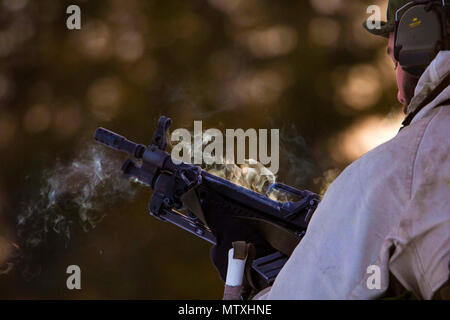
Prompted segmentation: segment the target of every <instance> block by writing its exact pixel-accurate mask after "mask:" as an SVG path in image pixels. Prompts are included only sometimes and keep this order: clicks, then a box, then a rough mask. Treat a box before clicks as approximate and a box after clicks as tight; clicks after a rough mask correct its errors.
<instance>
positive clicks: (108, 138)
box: [94, 128, 146, 159]
mask: <svg viewBox="0 0 450 320" xmlns="http://www.w3.org/2000/svg"><path fill="white" fill-rule="evenodd" d="M94 140H95V141H97V142H99V143H101V144H103V145H105V146H107V147H108V148H111V149H114V150H117V151H122V152H125V153H127V154H129V155H130V156H133V157H135V158H137V159H142V156H143V154H144V152H145V149H146V146H144V145H142V144H137V143H134V142H132V141H130V140H128V139H127V138H125V137H122V136H121V135H118V134H117V133H114V132H112V131H109V130H107V129H104V128H98V129H97V130H96V131H95V133H94Z"/></svg>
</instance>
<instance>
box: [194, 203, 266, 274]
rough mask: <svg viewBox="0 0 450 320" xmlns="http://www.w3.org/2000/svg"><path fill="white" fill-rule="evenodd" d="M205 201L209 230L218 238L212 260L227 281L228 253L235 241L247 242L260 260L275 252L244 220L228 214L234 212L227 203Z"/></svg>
mask: <svg viewBox="0 0 450 320" xmlns="http://www.w3.org/2000/svg"><path fill="white" fill-rule="evenodd" d="M215 198H216V197H215ZM217 199H220V198H216V199H215V200H211V199H204V201H203V203H202V209H203V212H204V213H205V218H206V221H207V223H208V226H209V228H210V229H211V231H212V233H213V234H214V236H215V237H216V240H217V243H216V245H215V246H214V247H213V248H212V249H211V260H212V262H213V264H214V266H215V267H216V269H217V271H218V272H219V275H220V278H221V279H222V281H225V278H226V274H227V267H228V251H229V250H230V249H231V248H232V246H233V245H232V243H233V242H235V241H245V242H247V243H251V244H252V245H253V247H254V256H255V258H259V257H262V256H266V255H268V254H271V253H273V252H274V251H275V250H274V249H273V248H272V247H271V246H270V245H269V244H268V243H267V241H266V240H265V239H264V238H262V237H261V236H260V235H259V234H258V233H257V232H255V230H254V229H253V228H251V227H250V226H249V225H247V224H246V223H245V222H244V221H243V220H241V219H239V218H237V217H232V216H230V215H229V214H227V213H228V212H230V210H233V209H234V208H231V207H230V205H229V204H228V203H227V202H225V201H220V200H217Z"/></svg>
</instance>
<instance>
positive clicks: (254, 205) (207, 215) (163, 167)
mask: <svg viewBox="0 0 450 320" xmlns="http://www.w3.org/2000/svg"><path fill="white" fill-rule="evenodd" d="M170 124H171V120H170V119H169V118H166V117H164V116H162V117H161V118H160V119H159V121H158V126H157V130H156V132H155V134H154V136H153V139H152V141H151V143H150V145H149V146H148V147H146V146H144V145H142V144H137V143H134V142H131V141H129V140H127V139H126V138H124V137H122V136H120V135H118V134H116V133H114V132H111V131H108V130H106V129H103V128H98V129H97V130H96V132H95V135H94V139H95V140H96V141H97V142H99V143H101V144H103V145H105V146H107V147H109V148H111V149H114V150H118V151H122V152H125V153H127V154H128V155H130V156H132V157H134V158H136V159H137V160H138V162H139V164H138V163H136V162H135V161H133V160H131V159H128V160H126V161H125V163H124V164H123V166H122V171H123V173H124V175H125V177H127V178H129V179H135V180H137V181H139V182H140V183H143V184H145V185H147V186H149V187H150V188H152V189H153V191H154V192H153V195H152V197H151V200H150V204H149V208H150V214H151V215H152V216H154V217H156V218H158V219H160V220H162V221H168V222H171V223H173V224H175V225H176V226H178V227H180V228H182V229H184V230H186V231H189V232H190V233H192V234H195V235H196V236H198V237H200V238H202V239H204V240H206V241H208V242H210V243H211V244H214V245H216V244H217V243H218V239H217V238H216V236H217V234H216V233H215V232H214V231H215V230H214V228H210V227H209V226H208V222H209V221H211V219H213V218H215V217H214V215H215V212H216V210H215V208H221V209H222V211H224V212H225V213H226V214H225V219H228V218H229V219H230V220H229V221H231V222H232V221H238V220H239V221H240V222H244V223H245V224H246V225H248V226H249V227H250V228H251V229H252V230H253V231H254V232H255V233H256V234H258V235H259V236H261V237H262V238H263V239H264V240H265V241H267V247H268V248H270V250H268V251H267V250H263V251H264V254H263V255H261V254H259V253H258V250H257V251H256V257H255V259H254V260H253V263H252V270H251V273H252V277H254V278H256V280H255V281H257V283H258V286H259V287H260V288H265V287H267V286H270V285H272V283H273V281H274V280H275V277H276V276H277V275H278V273H279V271H280V270H281V268H282V267H283V265H284V264H285V262H286V261H287V259H288V258H289V255H290V254H291V253H292V251H293V250H294V248H295V247H296V245H297V244H298V243H299V242H300V240H301V238H302V237H303V235H304V234H305V231H306V228H307V225H308V222H309V220H310V218H311V216H312V214H313V212H314V210H315V209H316V207H317V205H318V203H319V201H320V197H319V196H318V195H316V194H314V193H312V192H310V191H301V190H297V189H295V188H292V187H290V186H287V185H283V184H280V183H274V184H272V185H271V186H270V187H269V188H268V191H270V192H272V191H274V190H277V191H280V192H284V193H285V194H288V195H290V196H293V197H295V199H296V200H298V201H288V202H284V203H282V202H278V201H274V200H272V199H270V198H269V197H268V196H267V195H263V194H260V193H257V192H254V191H252V190H249V189H247V188H244V187H241V186H239V185H236V184H234V183H232V182H230V181H228V180H225V179H222V178H220V177H218V176H215V175H213V174H211V173H208V172H207V171H204V170H202V169H201V168H200V167H198V166H194V165H190V164H186V163H180V164H176V163H174V161H172V158H171V155H170V154H169V153H167V152H166V148H167V131H168V129H169V127H170ZM233 219H238V220H233ZM230 225H231V228H232V225H233V224H232V223H231V224H230ZM226 231H227V230H226ZM231 231H232V230H230V232H231ZM237 240H247V239H237ZM230 247H231V244H230ZM260 252H261V251H260Z"/></svg>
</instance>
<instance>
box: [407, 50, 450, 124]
mask: <svg viewBox="0 0 450 320" xmlns="http://www.w3.org/2000/svg"><path fill="white" fill-rule="evenodd" d="M449 73H450V51H441V52H439V54H438V55H437V56H436V58H435V59H434V60H433V62H432V63H431V64H430V65H429V66H428V68H427V69H426V70H425V72H424V73H423V75H422V76H421V77H420V79H419V82H418V84H417V86H416V89H415V94H414V98H413V99H412V100H411V103H410V104H409V106H408V114H410V113H412V112H415V111H416V109H417V108H418V107H419V105H420V104H421V103H422V102H423V101H424V100H425V99H426V98H427V96H428V95H429V94H430V93H431V91H433V90H434V89H435V88H436V87H437V86H438V85H439V84H440V83H441V82H442V80H443V79H444V78H445V77H446V76H447V75H448V74H449ZM448 99H450V87H447V88H446V89H444V90H443V91H442V92H441V93H440V94H439V95H438V96H437V97H436V99H434V100H433V101H432V102H430V103H429V104H428V105H426V106H425V107H424V108H423V109H422V110H421V111H420V112H419V113H418V114H417V115H416V116H415V117H414V119H413V120H412V122H411V123H414V122H416V121H418V120H420V119H422V118H423V117H424V116H425V115H426V114H427V113H428V112H429V111H430V110H432V109H433V108H434V107H436V106H438V105H439V104H440V103H442V102H444V101H445V100H448Z"/></svg>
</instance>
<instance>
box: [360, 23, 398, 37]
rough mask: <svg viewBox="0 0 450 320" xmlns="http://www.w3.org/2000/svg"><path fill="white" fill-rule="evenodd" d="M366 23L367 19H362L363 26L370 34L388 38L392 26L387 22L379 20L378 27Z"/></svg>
mask: <svg viewBox="0 0 450 320" xmlns="http://www.w3.org/2000/svg"><path fill="white" fill-rule="evenodd" d="M367 23H368V21H364V23H363V27H364V29H366V30H367V31H368V32H370V33H371V34H373V35H376V36H380V37H385V38H389V33H391V29H392V28H391V26H390V25H389V24H388V23H387V22H385V21H380V22H379V23H380V28H374V27H373V26H369V25H368V24H367ZM372 23H373V22H372Z"/></svg>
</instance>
